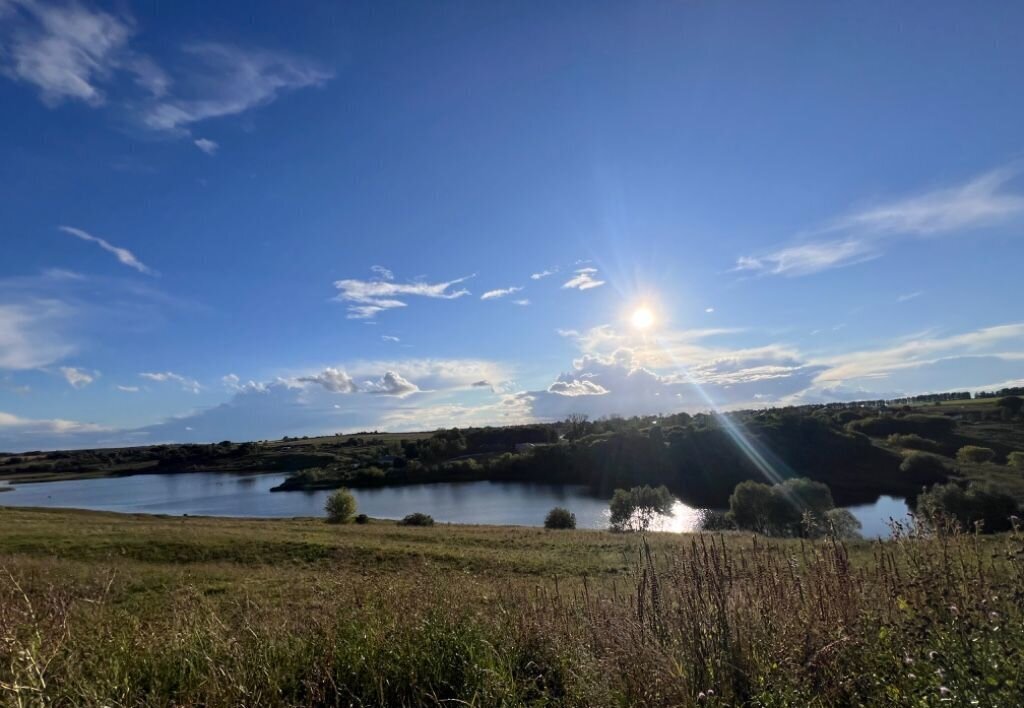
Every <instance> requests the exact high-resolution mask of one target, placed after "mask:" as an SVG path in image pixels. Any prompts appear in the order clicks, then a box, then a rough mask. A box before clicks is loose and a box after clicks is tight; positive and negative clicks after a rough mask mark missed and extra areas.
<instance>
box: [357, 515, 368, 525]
mask: <svg viewBox="0 0 1024 708" xmlns="http://www.w3.org/2000/svg"><path fill="white" fill-rule="evenodd" d="M356 523H357V524H368V523H370V517H369V516H367V515H366V514H360V515H359V516H357V517H356Z"/></svg>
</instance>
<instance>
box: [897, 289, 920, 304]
mask: <svg viewBox="0 0 1024 708" xmlns="http://www.w3.org/2000/svg"><path fill="white" fill-rule="evenodd" d="M923 294H924V291H922V290H917V291H916V292H912V293H906V294H904V295H900V296H899V297H897V298H896V302H907V301H908V300H913V299H914V298H918V297H921V296H922V295H923Z"/></svg>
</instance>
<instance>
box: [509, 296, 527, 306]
mask: <svg viewBox="0 0 1024 708" xmlns="http://www.w3.org/2000/svg"><path fill="white" fill-rule="evenodd" d="M512 304H513V305H519V306H520V307H526V306H527V305H529V304H530V299H529V298H525V297H524V298H521V299H519V300H513V301H512Z"/></svg>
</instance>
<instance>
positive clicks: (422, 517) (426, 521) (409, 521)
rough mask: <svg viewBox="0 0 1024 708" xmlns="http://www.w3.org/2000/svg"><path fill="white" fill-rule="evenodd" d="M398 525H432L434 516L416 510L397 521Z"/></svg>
mask: <svg viewBox="0 0 1024 708" xmlns="http://www.w3.org/2000/svg"><path fill="white" fill-rule="evenodd" d="M398 525H399V526H433V525H434V517H433V516H430V515H429V514H424V513H422V512H419V511H417V512H415V513H413V514H409V515H408V516H406V517H405V518H403V519H402V520H401V521H399V522H398Z"/></svg>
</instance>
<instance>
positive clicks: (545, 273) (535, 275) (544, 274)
mask: <svg viewBox="0 0 1024 708" xmlns="http://www.w3.org/2000/svg"><path fill="white" fill-rule="evenodd" d="M557 272H558V268H554V269H552V270H542V271H540V272H539V273H533V274H532V275H531V276H530V280H540V279H542V278H546V277H548V276H549V275H554V274H555V273H557Z"/></svg>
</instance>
